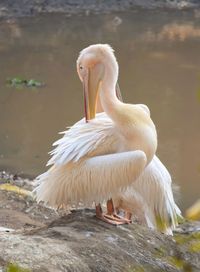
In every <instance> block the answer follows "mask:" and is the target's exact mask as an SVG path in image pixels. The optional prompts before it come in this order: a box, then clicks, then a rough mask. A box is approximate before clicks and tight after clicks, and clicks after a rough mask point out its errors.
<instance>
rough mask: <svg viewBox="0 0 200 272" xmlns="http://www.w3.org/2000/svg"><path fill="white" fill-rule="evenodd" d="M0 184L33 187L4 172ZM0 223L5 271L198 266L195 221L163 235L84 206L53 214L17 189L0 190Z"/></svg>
mask: <svg viewBox="0 0 200 272" xmlns="http://www.w3.org/2000/svg"><path fill="white" fill-rule="evenodd" d="M0 184H1V185H2V184H4V185H5V184H8V185H9V184H11V185H17V186H19V187H20V188H21V189H25V190H31V189H32V186H33V183H32V182H31V181H29V180H28V179H22V178H19V177H16V176H11V175H8V174H6V173H1V175H0ZM1 188H3V187H1ZM4 189H5V188H4ZM0 222H1V223H0V271H9V270H6V267H8V265H9V263H14V264H15V265H17V266H20V267H22V268H27V269H28V270H10V271H55V272H56V271H72V272H73V271H77V272H90V271H91V272H92V271H99V272H100V271H101V272H112V271H116V272H134V271H135V272H142V271H147V272H151V271H159V272H160V271H169V272H172V271H188V272H189V271H193V272H197V271H200V223H198V222H196V223H194V222H193V223H184V224H183V225H181V226H180V228H179V229H178V230H177V232H176V233H175V234H174V237H167V236H165V235H163V234H160V233H157V232H154V231H152V230H150V229H147V228H145V227H142V226H141V225H139V224H137V223H136V222H134V223H133V224H130V225H126V226H120V227H113V226H110V225H108V224H106V223H104V222H102V221H99V220H97V219H96V218H95V217H94V211H93V210H89V209H82V210H77V211H74V212H72V213H69V211H68V212H67V213H66V214H65V215H63V214H61V213H60V214H58V213H57V212H55V211H53V210H50V209H48V208H45V207H43V206H41V205H37V204H36V203H35V202H34V200H33V199H32V198H31V197H29V196H24V195H23V191H19V193H14V192H7V191H6V190H2V189H1V190H0Z"/></svg>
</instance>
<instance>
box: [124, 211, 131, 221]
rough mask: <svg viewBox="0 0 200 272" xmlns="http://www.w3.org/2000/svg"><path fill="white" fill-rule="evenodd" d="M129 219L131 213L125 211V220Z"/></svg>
mask: <svg viewBox="0 0 200 272" xmlns="http://www.w3.org/2000/svg"><path fill="white" fill-rule="evenodd" d="M131 217H132V213H130V212H127V211H126V212H125V218H126V219H128V220H130V221H131Z"/></svg>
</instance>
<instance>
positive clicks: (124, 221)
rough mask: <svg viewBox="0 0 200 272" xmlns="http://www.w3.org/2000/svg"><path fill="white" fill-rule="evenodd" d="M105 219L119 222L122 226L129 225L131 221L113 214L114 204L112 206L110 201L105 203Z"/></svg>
mask: <svg viewBox="0 0 200 272" xmlns="http://www.w3.org/2000/svg"><path fill="white" fill-rule="evenodd" d="M105 217H106V218H108V219H111V220H115V221H117V222H121V223H122V224H129V223H131V220H130V219H129V218H127V217H122V216H120V215H118V214H117V213H116V212H115V208H114V204H113V200H112V199H109V200H108V201H107V214H106V215H105Z"/></svg>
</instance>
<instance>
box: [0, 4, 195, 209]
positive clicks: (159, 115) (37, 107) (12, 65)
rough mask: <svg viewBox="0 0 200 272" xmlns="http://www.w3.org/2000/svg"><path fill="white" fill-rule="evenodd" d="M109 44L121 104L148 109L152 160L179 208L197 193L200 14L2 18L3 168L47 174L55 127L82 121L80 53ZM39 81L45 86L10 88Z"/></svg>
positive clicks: (161, 12) (0, 115)
mask: <svg viewBox="0 0 200 272" xmlns="http://www.w3.org/2000/svg"><path fill="white" fill-rule="evenodd" d="M93 43H108V44H110V45H111V46H112V47H113V48H114V49H115V53H116V57H117V59H118V63H119V67H120V76H119V84H120V88H121V91H122V95H123V98H124V101H125V102H130V103H143V104H147V105H148V107H149V108H150V110H151V116H152V119H153V120H154V122H155V124H156V126H157V131H158V143H159V145H158V152H157V154H158V157H159V158H160V159H161V160H162V162H163V163H164V164H165V165H166V167H167V168H168V170H169V171H170V173H171V175H172V178H173V181H174V182H175V183H176V184H177V185H178V186H179V187H180V200H179V204H180V206H181V208H182V210H185V209H186V208H187V207H189V206H190V205H191V204H192V203H193V202H194V201H195V200H196V199H198V198H199V191H200V11H199V10H198V9H189V10H167V9H162V10H148V11H146V10H144V9H131V10H124V11H123V12H122V11H121V12H119V11H112V12H109V13H106V12H105V13H103V14H102V13H101V14H93V13H90V12H89V11H87V10H86V11H85V12H84V14H76V15H72V16H69V14H68V15H65V14H54V13H51V14H43V15H41V14H40V15H37V16H33V17H22V18H14V19H13V18H8V19H6V20H3V21H1V22H0V170H5V171H9V172H11V173H13V174H19V175H24V176H28V177H31V178H33V177H35V176H36V175H38V174H40V173H42V172H43V171H45V170H46V167H45V164H46V162H47V160H48V159H49V155H48V152H49V151H50V150H51V149H52V146H51V145H52V143H53V142H54V141H55V140H56V139H58V138H59V137H60V136H59V135H58V132H59V131H63V130H65V128H66V127H67V126H70V125H73V124H74V122H76V121H78V120H79V119H80V118H82V117H83V101H82V86H81V83H80V81H79V79H78V76H77V73H76V59H77V57H78V54H79V51H80V50H81V49H83V48H84V47H86V46H88V45H90V44H93ZM16 77H19V78H26V79H36V80H38V81H40V82H42V83H44V86H43V87H40V88H36V87H34V86H33V87H27V86H25V85H22V86H18V87H16V86H11V84H9V82H8V81H7V80H8V79H12V78H16Z"/></svg>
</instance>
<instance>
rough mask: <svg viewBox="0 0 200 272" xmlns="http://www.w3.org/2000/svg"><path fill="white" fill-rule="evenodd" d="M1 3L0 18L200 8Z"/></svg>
mask: <svg viewBox="0 0 200 272" xmlns="http://www.w3.org/2000/svg"><path fill="white" fill-rule="evenodd" d="M1 2H2V3H0V18H13V17H14V18H16V17H21V16H32V15H35V14H39V13H55V12H58V13H65V14H66V15H68V16H70V15H75V14H85V15H89V14H97V13H98V14H102V13H108V12H121V11H127V10H134V9H138V8H139V9H140V8H143V9H159V8H161V9H163V8H164V9H173V10H179V9H180V10H182V9H188V8H199V6H200V3H199V1H198V0H140V1H138V0H123V1H119V0H109V1H107V0H101V1H99V0H93V1H91V0H85V1H83V0H73V1H72V0H56V1H55V0H29V1H27V0H7V1H1Z"/></svg>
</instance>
